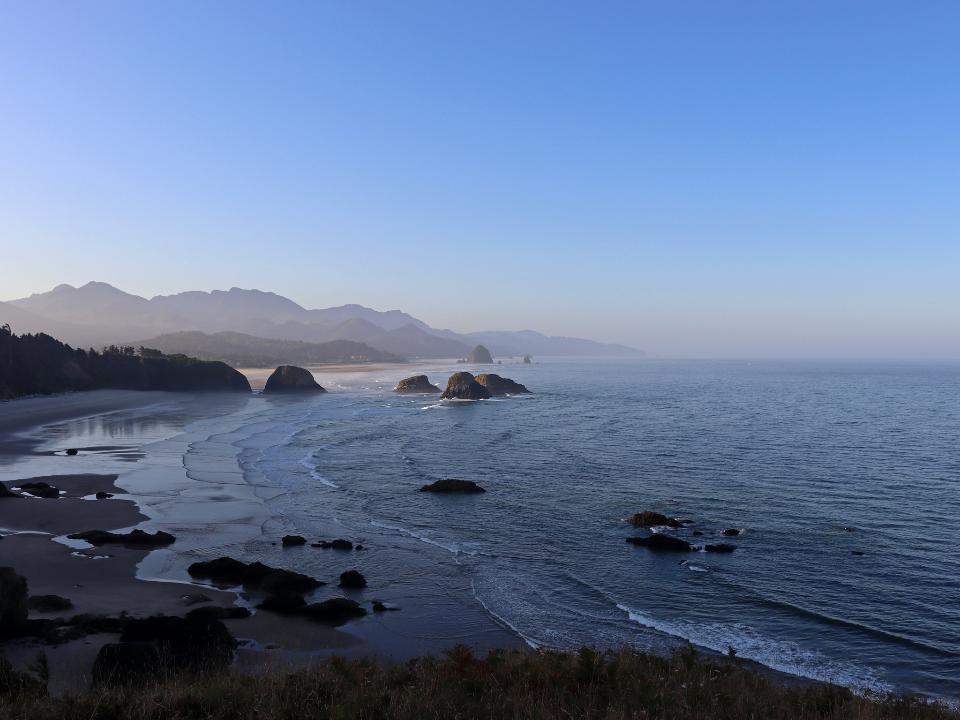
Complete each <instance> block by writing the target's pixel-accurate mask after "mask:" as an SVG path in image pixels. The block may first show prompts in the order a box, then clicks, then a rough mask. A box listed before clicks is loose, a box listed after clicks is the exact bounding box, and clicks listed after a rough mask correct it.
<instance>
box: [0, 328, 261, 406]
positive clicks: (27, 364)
mask: <svg viewBox="0 0 960 720" xmlns="http://www.w3.org/2000/svg"><path fill="white" fill-rule="evenodd" d="M101 388H117V389H125V390H170V391H230V392H250V383H248V382H247V378H246V377H244V375H243V374H242V373H239V372H237V371H236V370H234V369H233V368H231V367H230V366H229V365H226V364H224V363H222V362H206V361H202V360H196V359H194V358H189V357H187V356H185V355H164V354H162V353H161V352H159V351H157V350H149V349H145V348H140V350H135V349H134V348H132V347H110V348H107V349H105V350H104V351H103V352H97V351H95V350H75V349H74V348H72V347H70V346H69V345H65V344H64V343H62V342H60V341H59V340H56V339H54V338H52V337H50V336H49V335H44V334H43V333H40V334H38V335H14V334H13V332H11V330H10V328H9V326H6V325H4V326H0V399H8V398H15V397H20V396H23V395H48V394H51V393H58V392H67V391H70V390H96V389H101Z"/></svg>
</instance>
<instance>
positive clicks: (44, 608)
mask: <svg viewBox="0 0 960 720" xmlns="http://www.w3.org/2000/svg"><path fill="white" fill-rule="evenodd" d="M27 607H28V608H30V609H31V610H36V611H37V612H41V613H53V612H64V611H65V610H69V609H70V608H72V607H73V602H72V601H71V600H70V599H69V598H65V597H60V596H59V595H31V596H30V598H29V599H28V600H27Z"/></svg>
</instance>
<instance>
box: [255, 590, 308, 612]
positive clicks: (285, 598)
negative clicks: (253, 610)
mask: <svg viewBox="0 0 960 720" xmlns="http://www.w3.org/2000/svg"><path fill="white" fill-rule="evenodd" d="M306 605H307V601H306V600H304V599H303V595H299V594H297V593H277V594H276V595H270V596H268V597H267V598H265V599H264V600H263V602H261V603H260V604H259V605H257V608H258V609H260V610H269V611H270V612H273V613H277V614H278V615H296V614H298V613H299V612H300V611H301V610H303V608H305V607H306Z"/></svg>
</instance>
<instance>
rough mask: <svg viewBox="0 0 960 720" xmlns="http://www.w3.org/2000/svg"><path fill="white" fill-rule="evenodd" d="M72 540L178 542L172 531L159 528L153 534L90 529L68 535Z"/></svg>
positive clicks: (136, 543) (151, 544)
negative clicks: (168, 531) (166, 531)
mask: <svg viewBox="0 0 960 720" xmlns="http://www.w3.org/2000/svg"><path fill="white" fill-rule="evenodd" d="M67 537H68V538H70V539H71V540H84V541H86V542H88V543H90V544H91V545H132V546H136V547H164V546H165V545H171V544H173V543H174V542H176V538H175V537H174V536H173V535H171V534H170V533H165V532H163V531H162V530H158V531H157V532H155V533H153V534H152V535H151V534H150V533H148V532H145V531H143V530H131V531H130V532H128V533H113V532H107V531H106V530H88V531H86V532H80V533H73V535H67Z"/></svg>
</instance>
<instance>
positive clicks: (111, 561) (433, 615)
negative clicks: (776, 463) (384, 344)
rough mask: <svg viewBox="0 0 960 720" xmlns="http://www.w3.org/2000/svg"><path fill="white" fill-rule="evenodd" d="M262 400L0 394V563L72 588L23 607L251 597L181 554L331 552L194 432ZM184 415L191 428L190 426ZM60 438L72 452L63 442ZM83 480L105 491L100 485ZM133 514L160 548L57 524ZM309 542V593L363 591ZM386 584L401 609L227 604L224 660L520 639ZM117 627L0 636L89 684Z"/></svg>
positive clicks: (452, 606)
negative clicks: (287, 529) (27, 486)
mask: <svg viewBox="0 0 960 720" xmlns="http://www.w3.org/2000/svg"><path fill="white" fill-rule="evenodd" d="M401 369H402V371H403V372H406V369H407V368H406V367H405V366H347V367H344V368H340V369H339V372H338V373H334V374H332V375H327V373H333V371H332V369H331V368H329V367H327V368H323V372H324V375H321V376H320V377H326V378H327V379H328V381H329V380H333V381H334V383H335V382H336V381H337V378H340V379H342V378H343V377H345V376H352V375H354V374H355V373H365V374H369V373H371V372H375V371H376V372H385V373H391V372H393V373H395V372H397V371H399V370H401ZM264 379H265V376H264ZM274 400H275V399H271V398H267V397H265V396H261V395H259V394H257V393H254V394H253V395H251V396H244V397H241V398H237V397H220V396H209V397H206V396H189V395H179V394H172V393H137V392H123V391H95V392H89V393H74V394H69V395H61V396H56V397H43V398H29V399H22V400H17V401H12V402H8V403H4V404H3V405H0V481H2V483H3V485H4V487H6V488H7V489H8V490H10V491H12V492H13V493H14V494H19V495H21V497H0V567H12V568H14V569H15V570H16V572H17V573H19V574H20V575H22V576H24V577H25V578H26V580H27V583H28V586H29V592H30V595H31V596H34V595H57V596H60V597H64V598H68V599H69V600H70V601H71V603H72V607H71V608H70V609H68V610H65V611H59V612H53V613H49V612H47V613H44V612H39V611H36V610H31V612H30V617H31V618H32V619H54V618H58V617H63V618H70V617H74V616H78V615H91V616H107V617H119V616H122V615H125V614H129V615H131V616H135V617H149V616H154V615H168V616H169V615H173V616H183V615H185V614H186V613H187V612H189V611H190V610H192V609H195V608H197V607H212V606H219V607H233V606H235V605H240V606H245V607H250V606H251V605H253V604H255V603H256V602H257V601H258V598H257V597H256V596H255V595H254V596H253V597H251V596H250V595H249V594H247V593H245V592H242V591H241V590H240V589H239V588H232V589H221V588H216V587H213V586H212V585H210V584H209V583H206V582H203V581H198V580H192V579H191V578H190V577H189V575H187V574H186V573H185V571H184V568H185V566H186V564H187V563H188V562H189V561H191V560H197V559H211V558H215V557H219V556H237V557H243V558H245V559H246V558H249V557H252V558H254V559H260V560H262V561H264V562H267V563H269V564H270V565H271V566H274V567H281V568H283V567H287V566H289V565H290V563H291V561H293V560H297V559H298V558H304V557H306V555H303V554H301V555H298V554H297V553H317V554H319V553H324V552H329V551H322V550H315V549H312V548H309V547H306V548H295V549H293V550H288V549H285V548H282V547H281V546H280V543H279V542H278V541H279V535H280V534H282V532H283V531H282V530H281V529H279V528H280V526H278V525H277V522H276V521H275V520H273V519H271V517H272V516H271V510H270V509H269V507H268V506H267V505H265V504H264V503H266V502H268V501H269V500H270V498H271V497H273V496H275V494H276V492H278V491H277V490H273V489H268V488H262V487H258V486H256V485H255V484H254V485H251V484H250V483H249V482H248V480H247V479H246V478H244V477H243V476H242V474H241V473H238V472H234V473H229V472H227V473H225V472H224V468H226V467H228V466H229V463H223V462H221V461H220V460H219V459H218V458H219V457H220V454H222V451H221V450H218V449H217V448H218V447H220V446H219V445H217V444H216V443H215V442H214V440H215V439H216V437H217V436H211V437H208V438H207V439H206V440H202V438H204V437H206V433H208V432H209V431H208V430H205V429H204V428H207V427H219V426H220V425H221V424H222V427H223V428H224V430H225V431H227V432H229V429H230V427H232V425H231V422H233V423H240V424H242V423H249V422H251V421H255V420H256V419H257V418H259V417H260V416H261V415H262V414H263V413H265V412H268V411H269V410H270V408H271V406H272V403H273V402H274ZM193 427H199V428H201V429H202V432H201V433H199V434H192V433H191V432H190V429H191V428H193ZM204 443H205V444H206V445H204ZM207 445H209V446H210V448H211V450H210V453H211V454H210V457H211V459H210V460H209V461H206V460H203V459H202V458H201V460H199V461H197V460H192V461H190V462H187V460H186V453H187V452H188V451H191V448H194V449H195V448H196V447H198V446H201V447H206V446H207ZM224 447H226V448H229V447H231V446H229V445H226V446H224ZM69 448H73V449H76V450H77V454H76V455H73V456H70V455H67V454H66V452H65V451H66V450H67V449H69ZM191 452H192V451H191ZM192 456H193V455H191V457H192ZM197 463H198V464H197ZM194 464H196V466H194ZM185 465H190V468H189V469H188V468H187V467H185ZM37 482H40V483H46V484H48V485H51V486H54V487H56V488H58V489H59V491H60V493H59V497H56V498H37V497H30V496H29V493H24V492H23V491H21V490H20V488H21V486H22V485H23V484H24V483H37ZM97 493H109V494H110V495H111V497H109V498H105V499H99V500H98V499H96V494H97ZM132 528H140V529H144V530H146V531H148V532H154V531H156V530H164V531H166V532H170V533H172V534H173V535H175V536H176V538H177V541H176V543H175V544H174V545H173V546H172V547H171V548H170V549H155V550H151V549H145V548H142V547H127V546H124V545H122V544H110V545H104V546H98V547H91V546H89V545H87V544H85V543H83V542H79V543H78V542H76V541H66V540H65V537H64V536H66V535H68V534H71V533H77V532H84V531H88V530H108V531H127V530H129V529H132ZM317 539H319V538H317ZM365 553H366V554H365V556H364V562H365V563H367V564H369V563H371V562H373V563H374V564H375V557H376V556H375V553H376V548H371V549H369V550H367V551H365ZM318 557H320V556H319V555H318ZM323 557H324V558H329V563H332V565H331V567H333V568H334V569H333V570H331V572H332V573H333V576H332V577H331V576H326V577H322V578H320V579H322V580H323V581H325V582H327V583H329V588H323V589H321V591H319V592H318V598H323V597H329V596H335V595H341V594H343V595H347V596H348V597H352V598H355V599H357V600H358V601H359V602H363V603H365V604H367V605H368V604H369V601H370V597H369V596H368V595H369V594H367V595H365V594H364V593H363V592H357V591H347V592H342V591H341V592H338V591H337V588H336V587H335V585H336V577H335V574H336V573H337V572H340V571H343V570H346V569H348V568H349V567H351V564H352V562H354V561H353V560H352V559H351V557H350V556H349V555H344V556H340V555H337V554H336V553H334V554H333V555H326V556H323ZM338 565H340V566H342V567H340V568H339V570H338V569H336V568H337V567H338ZM160 578H163V579H160ZM393 587H394V589H393V590H392V593H393V595H391V596H390V597H391V598H393V597H398V596H399V597H402V598H403V601H402V604H403V608H402V611H401V612H391V613H386V614H382V615H368V616H367V617H366V618H363V619H361V620H359V621H355V622H351V623H348V624H347V625H344V626H342V627H330V626H326V625H323V624H319V623H317V622H314V621H311V620H308V619H305V618H295V617H285V616H280V615H275V614H273V613H270V612H266V611H255V612H254V614H253V616H252V617H249V618H245V619H235V620H227V621H226V624H227V626H228V627H229V629H230V630H231V632H232V633H233V634H234V635H235V637H237V638H238V640H239V641H240V646H239V648H238V652H237V656H236V667H237V668H238V669H241V670H248V671H259V670H262V669H264V668H290V667H302V666H306V665H310V664H311V663H315V662H319V661H321V660H323V659H324V658H327V657H329V656H330V655H331V654H339V655H346V656H352V657H362V656H378V657H380V658H383V659H386V660H388V661H391V660H401V659H406V658H409V657H413V656H415V655H419V654H426V653H435V652H439V651H441V650H442V649H443V648H444V647H445V646H449V645H452V644H454V641H456V642H465V643H467V644H473V645H475V646H476V647H478V648H479V649H484V648H491V647H522V646H523V643H522V642H521V641H520V640H519V638H517V637H516V636H515V635H514V634H512V633H510V632H508V631H506V630H505V629H503V628H501V627H500V626H499V625H498V624H496V623H495V622H494V621H493V620H492V619H491V618H490V617H489V616H487V615H486V613H485V612H484V611H483V609H482V608H481V607H479V606H476V605H473V604H470V603H466V604H464V603H463V602H461V601H458V600H451V597H450V596H447V595H445V594H444V593H437V592H436V591H435V590H434V589H433V588H432V585H431V583H424V582H422V581H421V580H419V579H418V578H414V577H411V578H404V579H402V580H401V581H400V582H399V583H397V582H394V583H393ZM398 588H399V589H398ZM464 592H466V589H464ZM398 593H399V595H398ZM374 597H375V596H374ZM117 637H118V636H117V635H116V634H110V633H96V634H90V635H86V636H84V637H81V638H78V639H72V640H70V641H67V642H57V643H53V644H51V643H50V642H49V641H48V640H43V639H38V638H29V637H28V638H23V639H20V640H15V641H12V642H7V643H5V645H4V653H5V655H6V656H7V657H8V658H9V659H10V660H11V661H12V662H13V663H14V665H15V666H21V667H25V666H26V665H28V664H29V663H30V662H32V661H33V660H34V659H35V658H36V656H37V653H38V652H41V651H42V652H43V653H45V654H46V656H47V658H48V661H49V663H50V673H51V674H50V690H51V692H52V693H63V692H73V691H78V690H82V689H83V688H85V687H87V686H88V685H89V682H90V668H91V666H92V664H93V661H94V659H95V657H96V655H97V653H98V651H99V649H100V648H101V647H102V646H103V645H104V644H106V643H110V642H116V640H117ZM445 638H446V639H445ZM451 638H453V639H451Z"/></svg>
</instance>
